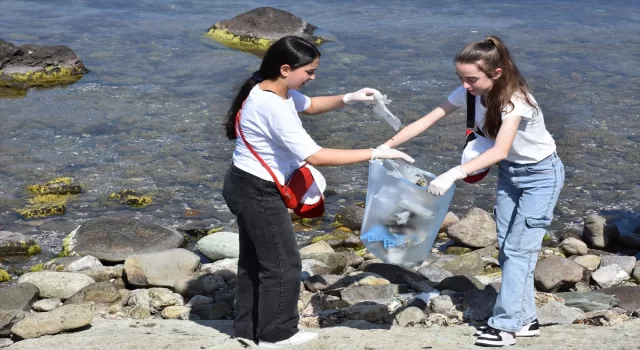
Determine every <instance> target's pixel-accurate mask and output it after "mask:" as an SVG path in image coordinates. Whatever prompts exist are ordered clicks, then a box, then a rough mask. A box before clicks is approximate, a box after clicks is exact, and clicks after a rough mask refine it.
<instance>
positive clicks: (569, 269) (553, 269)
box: [533, 256, 584, 292]
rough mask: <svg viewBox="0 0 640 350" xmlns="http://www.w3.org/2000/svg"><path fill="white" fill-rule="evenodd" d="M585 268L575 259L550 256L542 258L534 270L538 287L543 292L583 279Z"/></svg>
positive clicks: (568, 285) (554, 290) (564, 286)
mask: <svg viewBox="0 0 640 350" xmlns="http://www.w3.org/2000/svg"><path fill="white" fill-rule="evenodd" d="M583 274H584V268H583V267H582V266H581V265H578V264H576V263H574V262H573V261H571V260H569V259H566V258H563V257H559V256H550V257H548V258H545V259H543V260H541V261H540V262H539V263H538V265H537V266H536V268H535V270H534V272H533V278H534V280H535V285H536V288H537V289H538V290H539V291H542V292H556V291H558V290H560V289H562V288H566V287H571V286H573V285H575V284H576V282H580V281H581V280H582V276H583Z"/></svg>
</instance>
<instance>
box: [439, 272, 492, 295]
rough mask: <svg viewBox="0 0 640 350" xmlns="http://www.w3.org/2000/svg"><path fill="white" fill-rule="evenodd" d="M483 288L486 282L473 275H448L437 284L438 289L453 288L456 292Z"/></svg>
mask: <svg viewBox="0 0 640 350" xmlns="http://www.w3.org/2000/svg"><path fill="white" fill-rule="evenodd" d="M483 288H484V284H482V282H480V281H478V279H477V278H475V277H473V276H471V275H458V276H453V277H447V278H445V279H443V280H442V282H440V283H439V284H438V285H437V286H436V289H438V290H442V291H445V290H451V291H454V292H468V291H472V290H477V289H483Z"/></svg>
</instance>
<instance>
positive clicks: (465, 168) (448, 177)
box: [429, 116, 522, 195]
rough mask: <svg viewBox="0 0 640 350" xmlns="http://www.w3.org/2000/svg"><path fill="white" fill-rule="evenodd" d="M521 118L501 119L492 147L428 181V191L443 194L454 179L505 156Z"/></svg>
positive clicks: (461, 177) (458, 178) (465, 175)
mask: <svg viewBox="0 0 640 350" xmlns="http://www.w3.org/2000/svg"><path fill="white" fill-rule="evenodd" d="M521 120H522V117H520V116H513V117H509V118H507V119H505V120H503V121H502V125H501V126H500V131H498V135H497V137H496V144H495V145H494V146H493V147H491V148H490V149H489V150H487V151H486V152H483V153H482V154H480V155H479V156H477V157H475V158H474V159H472V160H470V161H468V162H466V163H464V164H462V165H458V166H456V167H454V168H451V169H450V170H449V171H447V172H446V173H444V174H442V175H440V176H438V177H436V178H435V179H434V180H433V181H431V183H429V192H431V193H432V194H435V195H443V194H444V193H445V192H447V190H449V188H451V186H452V185H453V183H454V182H456V180H461V179H464V178H465V177H467V174H469V173H472V172H474V171H478V170H480V169H484V168H486V167H488V166H490V165H493V164H495V163H498V162H499V161H501V160H503V159H505V158H507V155H508V154H509V150H510V149H511V145H513V140H514V139H515V137H516V133H517V131H518V126H520V121H521Z"/></svg>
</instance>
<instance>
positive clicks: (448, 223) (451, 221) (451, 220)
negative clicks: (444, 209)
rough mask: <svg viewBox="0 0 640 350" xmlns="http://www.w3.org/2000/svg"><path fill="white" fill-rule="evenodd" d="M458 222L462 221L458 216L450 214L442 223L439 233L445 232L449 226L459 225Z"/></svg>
mask: <svg viewBox="0 0 640 350" xmlns="http://www.w3.org/2000/svg"><path fill="white" fill-rule="evenodd" d="M458 221H460V219H459V218H458V217H457V216H456V214H454V213H452V212H448V213H447V216H445V217H444V221H443V222H442V225H440V229H439V230H438V232H445V231H446V230H447V228H449V226H451V225H453V224H455V223H457V222H458Z"/></svg>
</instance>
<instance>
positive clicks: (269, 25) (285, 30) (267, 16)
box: [207, 7, 326, 57]
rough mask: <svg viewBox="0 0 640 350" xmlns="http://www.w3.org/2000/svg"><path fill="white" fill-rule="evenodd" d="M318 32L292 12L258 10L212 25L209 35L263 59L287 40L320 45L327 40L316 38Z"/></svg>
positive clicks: (261, 8)
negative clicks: (273, 48)
mask: <svg viewBox="0 0 640 350" xmlns="http://www.w3.org/2000/svg"><path fill="white" fill-rule="evenodd" d="M316 29H317V27H316V26H314V25H312V24H310V23H307V22H306V21H304V20H303V19H301V18H299V17H296V16H295V15H293V14H292V13H290V12H287V11H283V10H279V9H276V8H273V7H259V8H256V9H253V10H251V11H249V12H245V13H242V14H239V15H237V16H235V17H233V18H232V19H230V20H224V21H220V22H218V23H216V24H214V25H212V26H211V27H210V28H209V30H208V31H207V35H208V36H209V37H211V38H212V39H214V40H215V41H217V42H219V43H221V44H223V45H225V46H227V47H230V48H232V49H235V50H240V51H245V52H249V53H252V54H254V55H257V56H260V57H262V56H263V55H264V54H265V53H266V51H267V49H269V47H270V46H271V44H273V43H274V42H275V41H277V40H278V39H280V38H282V37H284V36H290V35H294V36H299V37H302V38H305V39H307V40H309V41H311V42H313V43H314V44H315V45H321V44H322V43H324V42H325V41H326V39H324V38H321V37H318V36H315V35H313V33H314V31H315V30H316Z"/></svg>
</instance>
